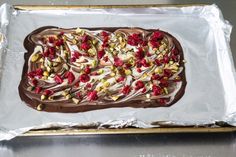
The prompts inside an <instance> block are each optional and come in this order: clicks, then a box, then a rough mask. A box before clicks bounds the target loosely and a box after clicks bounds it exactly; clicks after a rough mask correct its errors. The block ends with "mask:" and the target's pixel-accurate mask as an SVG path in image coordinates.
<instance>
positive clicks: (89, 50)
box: [88, 48, 96, 56]
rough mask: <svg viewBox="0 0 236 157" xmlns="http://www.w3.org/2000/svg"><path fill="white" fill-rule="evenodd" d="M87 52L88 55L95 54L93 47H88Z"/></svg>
mask: <svg viewBox="0 0 236 157" xmlns="http://www.w3.org/2000/svg"><path fill="white" fill-rule="evenodd" d="M88 53H89V55H90V56H94V55H95V54H96V49H95V48H90V49H88Z"/></svg>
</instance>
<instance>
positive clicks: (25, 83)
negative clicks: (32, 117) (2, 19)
mask: <svg viewBox="0 0 236 157" xmlns="http://www.w3.org/2000/svg"><path fill="white" fill-rule="evenodd" d="M77 30H78V29H77ZM81 30H82V31H85V34H87V35H88V36H89V38H90V39H89V42H88V43H89V44H90V45H92V39H97V43H96V44H95V45H96V46H94V47H95V49H96V51H95V55H94V56H93V55H91V54H89V55H90V56H85V57H84V58H86V57H88V61H89V60H90V59H91V60H92V61H93V60H96V61H97V65H96V66H95V67H91V65H90V64H89V65H88V67H90V68H89V70H90V73H89V74H88V76H90V80H89V81H88V82H84V83H83V80H82V81H81V79H80V80H79V78H81V75H83V74H84V73H85V68H86V67H83V68H81V67H82V65H84V64H85V63H83V62H81V63H80V62H79V59H81V58H82V57H80V58H76V60H75V61H72V59H73V57H72V56H73V53H74V52H73V51H72V49H70V46H71V45H72V46H77V48H78V51H79V52H83V53H81V54H84V55H85V54H87V53H88V52H87V50H83V49H81V45H82V43H83V40H85V39H81V38H80V39H76V38H75V37H81V36H83V35H78V34H80V33H81V32H78V31H76V29H73V28H72V29H62V28H58V27H51V26H47V27H42V28H39V29H37V30H35V31H33V32H32V33H30V34H29V35H28V36H27V37H26V38H25V40H24V47H25V48H26V50H27V52H26V53H25V56H24V59H25V64H24V67H23V72H22V79H21V82H20V85H19V88H18V89H19V93H20V97H21V99H22V100H23V101H25V102H26V104H27V105H28V106H30V107H32V108H34V109H37V110H40V111H47V112H69V113H71V112H85V111H90V110H97V109H105V108H112V107H134V108H147V107H168V106H171V105H172V104H174V103H176V102H177V101H178V100H179V99H180V98H181V97H182V96H183V95H184V92H185V87H186V78H185V66H184V55H183V50H182V47H181V45H180V43H179V42H178V41H177V39H176V38H174V37H173V36H172V35H170V34H169V33H167V32H164V31H161V30H154V29H148V30H145V29H142V28H106V27H104V28H81V29H80V31H81ZM61 32H63V33H61ZM102 32H106V33H107V34H108V37H110V38H109V39H108V47H106V46H105V47H103V46H104V45H103V43H104V36H103V35H101V34H102ZM154 32H159V33H161V34H162V35H163V38H160V43H161V41H162V42H163V43H164V45H165V44H166V45H167V48H166V49H165V50H166V52H159V51H158V52H155V53H154V54H153V55H151V56H149V57H146V58H147V59H149V60H156V58H153V57H155V56H160V54H161V53H163V56H168V57H169V58H168V61H169V62H168V63H167V62H166V63H161V65H156V64H157V63H156V62H154V61H151V63H150V64H153V63H154V65H149V67H148V64H149V63H147V67H145V66H146V65H145V64H144V63H143V62H142V64H143V65H141V68H140V69H142V71H147V72H146V74H147V75H148V76H146V78H144V73H141V74H142V75H141V76H139V73H138V72H136V71H135V70H136V69H137V65H136V64H135V65H134V66H133V67H131V68H127V67H125V65H126V64H127V63H129V62H130V58H128V59H127V58H126V57H124V58H122V57H123V56H126V55H127V56H128V54H129V53H130V54H131V55H130V56H131V58H135V57H136V58H137V56H135V55H136V53H137V51H138V50H137V49H138V47H143V49H145V50H144V51H145V55H147V52H148V50H151V51H152V50H153V48H154V49H155V47H153V45H152V44H151V42H150V41H151V37H153V35H154ZM118 34H120V35H121V36H122V41H123V40H124V43H125V44H126V46H125V48H124V49H128V48H127V47H131V51H132V52H128V53H127V54H125V55H122V54H123V53H124V52H123V50H120V51H119V52H118V54H115V55H114V53H113V52H112V49H110V48H111V47H110V45H111V44H110V43H112V42H113V40H112V38H113V37H116V35H118ZM133 34H141V36H140V37H141V38H142V40H143V41H144V40H146V41H148V44H147V45H144V46H140V45H142V44H143V43H138V44H137V43H132V42H133V41H134V42H135V40H136V39H132V38H131V37H132V35H133ZM70 35H71V36H72V37H74V38H73V39H75V40H73V39H70V38H71V36H70ZM49 37H56V38H57V39H56V41H51V42H52V43H53V44H57V43H56V42H58V41H59V39H63V43H62V45H60V46H59V47H56V46H55V45H53V44H52V43H50V42H49V41H50V39H49ZM129 37H130V38H131V39H130V40H129ZM54 40H55V39H54ZM117 40H119V39H117ZM158 40H159V39H158ZM61 41H62V40H61ZM111 41H112V42H111ZM73 42H75V43H74V44H73ZM128 42H130V44H131V45H129V44H128ZM137 42H139V41H137ZM113 43H115V44H116V45H115V48H116V47H119V46H120V45H119V44H120V43H118V41H115V40H114V42H113ZM117 43H118V44H117ZM47 44H48V45H47ZM51 44H52V45H51ZM109 44H110V45H109ZM121 44H122V42H121ZM132 44H134V45H132ZM135 44H137V45H135ZM45 45H46V46H45ZM68 45H70V46H68ZM37 46H39V47H40V46H41V48H42V51H46V50H47V49H48V47H50V46H52V47H54V46H55V47H56V48H55V49H56V50H55V51H56V52H55V54H54V55H55V56H52V58H51V60H52V63H54V62H53V60H56V57H57V55H58V54H59V51H60V50H61V49H63V50H64V51H66V52H67V53H68V57H67V60H63V61H62V63H61V62H60V63H58V64H59V65H57V66H55V68H54V67H53V68H54V71H55V69H56V68H57V69H59V70H58V71H57V72H51V71H50V73H51V74H56V76H59V78H58V79H55V76H54V77H53V80H51V82H47V81H45V80H44V79H42V77H43V76H41V74H40V76H35V78H33V80H34V79H35V80H37V83H36V84H37V85H36V84H34V83H33V84H32V78H31V77H29V73H30V72H31V71H35V70H37V69H39V68H40V67H41V66H42V64H45V60H47V59H45V58H47V57H45V56H43V53H44V52H35V51H36V47H37ZM85 46H86V45H85ZM92 46H93V45H92ZM102 47H103V48H102ZM41 48H39V50H41ZM115 48H114V49H115ZM132 48H133V49H136V48H137V49H136V50H133V49H132ZM101 49H103V50H104V51H105V55H104V56H103V57H102V58H99V56H98V51H101ZM156 49H158V50H160V49H161V48H160V45H158V46H157V48H156ZM174 49H175V51H177V55H176V56H177V57H176V56H174V57H175V58H174V57H171V55H173V54H174V53H176V52H173V50H174ZM165 50H163V51H165ZM108 51H109V52H108ZM113 51H115V50H113ZM153 51H154V50H153ZM33 53H35V54H38V55H36V56H40V57H39V58H41V59H42V63H41V62H39V61H36V63H34V62H32V60H33V59H32V58H33V55H35V54H33ZM109 53H111V54H112V57H110V58H109V57H108V58H109V62H108V63H107V62H105V61H103V60H104V59H105V57H106V56H108V55H109ZM157 54H159V55H157ZM119 55H120V56H121V57H120V58H122V59H121V60H122V62H123V64H122V68H121V67H119V66H115V65H116V64H115V59H114V58H116V57H117V56H119ZM132 55H133V56H132ZM53 57H55V58H53ZM48 58H50V57H48ZM62 58H63V57H62ZM118 58H119V57H118ZM120 58H119V59H120ZM164 59H165V58H164ZM49 60H50V59H49ZM77 60H78V64H77ZM84 60H85V61H86V59H84ZM110 60H111V61H110ZM162 60H163V58H162ZM136 61H137V60H136ZM141 61H143V59H142V60H141ZM170 63H172V64H177V65H178V69H175V72H173V71H174V70H173V69H171V70H172V71H171V74H168V75H169V76H168V75H167V76H164V74H160V76H161V77H162V79H163V78H164V77H166V78H167V79H166V78H165V80H166V82H167V83H168V85H162V84H161V81H162V80H161V79H157V80H156V79H153V75H152V76H149V74H150V73H152V74H153V73H154V70H152V68H151V66H153V69H154V68H158V67H162V70H165V68H164V66H166V64H167V65H169V64H170ZM62 64H63V65H64V64H66V65H68V68H69V70H67V71H69V72H71V73H73V75H75V78H74V80H73V81H72V82H71V83H69V78H68V77H66V76H65V72H64V73H61V72H62V70H61V69H62V68H63V65H62ZM86 64H87V63H86ZM110 66H113V68H114V67H115V69H116V72H115V75H119V77H118V76H110V75H111V74H110V72H113V71H112V70H111V71H108V72H109V76H108V75H105V76H104V77H103V78H102V80H107V81H108V80H110V82H108V83H109V84H111V85H109V87H106V86H102V90H103V91H104V92H103V91H98V89H99V88H98V87H99V85H100V84H101V82H102V80H101V79H95V82H92V79H91V78H93V77H94V78H96V77H97V76H92V73H95V72H98V71H99V70H101V69H102V70H103V69H104V70H105V72H106V70H107V69H108V68H107V67H110ZM169 66H170V67H171V64H170V65H169ZM117 69H118V70H117ZM130 69H131V70H130ZM167 69H168V68H167ZM180 69H181V70H180ZM46 70H47V69H46ZM46 70H45V67H44V71H46ZM126 71H128V72H130V71H131V73H132V74H129V75H126V74H127V73H126ZM135 72H136V74H137V76H134V75H135ZM40 73H41V72H40ZM58 73H60V75H58ZM162 73H164V72H162ZM86 75H87V74H86ZM99 75H102V74H99ZM162 75H163V76H162ZM175 75H176V77H175V78H172V79H171V77H173V76H175ZM138 76H139V77H138ZM40 77H41V78H40ZM98 77H99V76H98ZM116 77H117V78H120V77H126V78H125V80H124V82H123V83H120V82H118V81H117V80H118V79H117V78H116ZM128 77H129V78H130V77H131V79H132V80H131V83H130V84H128V85H126V84H127V80H128V79H127V78H128ZM113 78H116V79H115V83H114V79H113ZM137 78H138V79H137ZM176 78H177V79H176ZM47 79H48V78H47ZM47 79H46V80H47ZM61 81H62V82H61ZM112 81H113V82H112ZM138 81H139V83H140V82H143V83H144V85H145V86H144V87H142V88H140V89H138V88H137V82H138ZM78 82H79V84H78ZM63 83H64V84H63ZM105 83H106V82H104V83H103V85H104V84H105ZM88 84H90V86H91V87H90V86H88ZM117 85H120V86H121V87H120V86H117ZM141 85H142V83H141ZM153 85H157V86H158V89H159V87H160V88H161V93H155V92H154V89H153V88H154V87H153ZM116 86H117V87H119V88H115V87H116ZM125 86H129V88H130V89H129V90H130V91H129V92H128V93H127V92H124V87H125ZM151 86H152V87H151ZM38 87H40V88H42V89H41V90H40V92H39V93H38V92H36V89H37V88H38ZM143 88H147V89H146V91H145V92H143V91H144V90H143ZM29 89H30V90H29ZM48 89H50V91H53V93H51V94H50V95H45V90H48ZM68 89H69V90H68ZM118 89H119V90H118ZM99 90H100V89H99ZM93 91H96V93H95V96H93V95H92V94H93V93H92V92H93ZM168 91H169V92H170V93H168ZM63 92H64V94H63ZM78 92H81V93H82V94H80V95H82V96H80V95H78ZM65 93H66V94H65ZM90 93H91V94H90ZM171 94H172V95H171ZM42 95H44V96H45V98H43V99H42ZM168 95H171V96H168ZM114 97H115V98H117V97H118V98H117V99H116V100H115V99H114ZM77 100H78V101H77Z"/></svg>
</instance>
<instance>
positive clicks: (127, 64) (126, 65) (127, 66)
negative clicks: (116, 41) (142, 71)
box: [124, 63, 132, 69]
mask: <svg viewBox="0 0 236 157" xmlns="http://www.w3.org/2000/svg"><path fill="white" fill-rule="evenodd" d="M130 67H132V65H131V64H130V63H125V66H124V68H125V69H129V68H130Z"/></svg>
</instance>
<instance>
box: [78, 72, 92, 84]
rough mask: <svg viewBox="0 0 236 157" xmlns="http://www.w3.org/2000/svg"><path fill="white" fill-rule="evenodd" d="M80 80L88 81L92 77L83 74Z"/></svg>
mask: <svg viewBox="0 0 236 157" xmlns="http://www.w3.org/2000/svg"><path fill="white" fill-rule="evenodd" d="M79 79H80V81H81V82H84V83H85V82H88V81H89V80H90V77H89V75H87V74H82V75H80V78H79Z"/></svg>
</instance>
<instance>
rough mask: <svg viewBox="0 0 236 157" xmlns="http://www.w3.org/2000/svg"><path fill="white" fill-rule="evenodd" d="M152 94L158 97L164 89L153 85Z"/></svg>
mask: <svg viewBox="0 0 236 157" xmlns="http://www.w3.org/2000/svg"><path fill="white" fill-rule="evenodd" d="M152 92H153V95H155V96H157V95H160V94H161V93H162V89H161V87H159V86H157V85H153V86H152Z"/></svg>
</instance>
